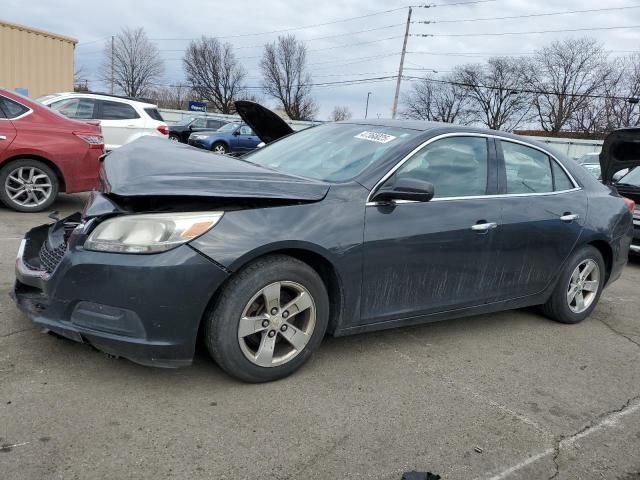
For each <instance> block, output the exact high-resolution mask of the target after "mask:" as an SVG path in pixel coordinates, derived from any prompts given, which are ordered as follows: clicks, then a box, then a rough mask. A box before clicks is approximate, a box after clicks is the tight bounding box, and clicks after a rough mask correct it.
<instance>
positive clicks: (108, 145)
mask: <svg viewBox="0 0 640 480" xmlns="http://www.w3.org/2000/svg"><path fill="white" fill-rule="evenodd" d="M98 108H99V110H98V118H99V119H100V125H101V126H102V133H103V135H104V143H105V149H106V150H113V149H114V148H118V147H120V146H121V145H124V144H125V143H129V142H130V141H131V140H133V139H134V138H135V137H137V134H139V133H142V132H144V120H143V119H141V118H140V115H139V114H138V112H136V109H135V108H133V107H132V106H131V105H129V104H128V103H123V102H115V101H111V100H98Z"/></svg>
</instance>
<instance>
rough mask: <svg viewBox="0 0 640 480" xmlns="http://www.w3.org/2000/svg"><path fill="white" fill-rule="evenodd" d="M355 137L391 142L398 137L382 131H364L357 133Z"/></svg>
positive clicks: (371, 140)
mask: <svg viewBox="0 0 640 480" xmlns="http://www.w3.org/2000/svg"><path fill="white" fill-rule="evenodd" d="M354 138H360V139H362V140H369V141H370V142H378V143H389V142H390V141H391V140H395V138H396V137H394V136H393V135H387V134H386V133H380V132H362V133H359V134H358V135H356V136H355V137H354Z"/></svg>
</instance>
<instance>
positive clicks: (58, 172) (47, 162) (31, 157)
mask: <svg viewBox="0 0 640 480" xmlns="http://www.w3.org/2000/svg"><path fill="white" fill-rule="evenodd" d="M18 160H37V161H39V162H42V163H44V164H45V165H46V166H47V167H49V168H50V169H51V170H53V173H55V174H56V177H57V178H58V182H59V183H60V188H59V189H58V192H66V191H67V183H66V181H65V178H64V174H63V173H62V170H60V168H58V166H57V165H56V164H55V163H54V162H52V161H51V160H49V159H48V158H46V157H43V156H41V155H36V154H31V153H23V154H19V155H15V156H13V157H9V158H7V159H6V160H5V161H4V162H2V164H0V170H2V169H3V168H5V167H6V166H7V165H9V164H11V163H13V162H16V161H18Z"/></svg>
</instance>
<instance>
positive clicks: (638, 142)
mask: <svg viewBox="0 0 640 480" xmlns="http://www.w3.org/2000/svg"><path fill="white" fill-rule="evenodd" d="M638 165H640V128H621V129H619V130H614V131H613V132H611V133H610V134H609V135H608V136H607V138H605V140H604V144H603V145H602V151H601V152H600V168H601V175H602V182H603V183H604V184H605V185H611V184H613V176H614V175H615V174H616V172H619V171H620V170H623V169H625V168H628V169H632V168H634V167H637V166H638Z"/></svg>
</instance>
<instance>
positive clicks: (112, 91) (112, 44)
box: [111, 35, 116, 95]
mask: <svg viewBox="0 0 640 480" xmlns="http://www.w3.org/2000/svg"><path fill="white" fill-rule="evenodd" d="M115 39H116V37H115V36H113V35H111V95H113V93H114V83H115V76H114V73H113V72H114V68H113V49H114V44H115Z"/></svg>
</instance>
